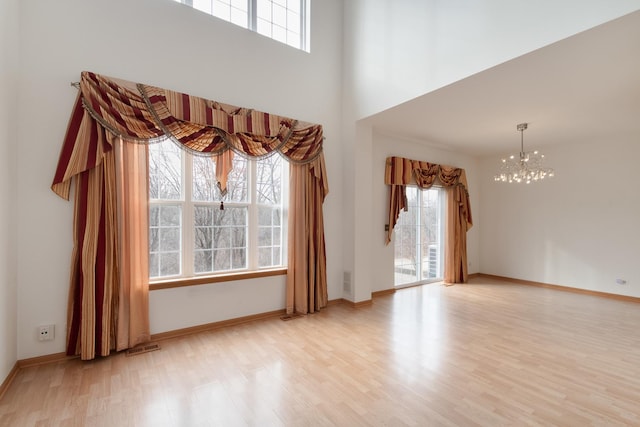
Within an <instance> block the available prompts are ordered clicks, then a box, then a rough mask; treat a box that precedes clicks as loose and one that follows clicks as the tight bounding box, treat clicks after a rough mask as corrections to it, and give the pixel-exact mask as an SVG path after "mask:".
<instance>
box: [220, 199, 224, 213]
mask: <svg viewBox="0 0 640 427" xmlns="http://www.w3.org/2000/svg"><path fill="white" fill-rule="evenodd" d="M220 210H221V211H223V210H224V202H223V201H222V200H220Z"/></svg>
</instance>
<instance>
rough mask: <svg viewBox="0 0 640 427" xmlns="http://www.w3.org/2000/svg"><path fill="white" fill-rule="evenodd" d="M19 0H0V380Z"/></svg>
mask: <svg viewBox="0 0 640 427" xmlns="http://www.w3.org/2000/svg"><path fill="white" fill-rule="evenodd" d="M18 16H19V0H7V1H2V2H0V93H1V94H2V96H0V384H1V383H2V382H3V381H4V379H5V378H6V376H7V375H8V374H9V372H10V371H11V368H13V366H14V365H15V363H16V360H17V340H16V330H17V318H18V310H17V306H18V297H17V286H18V280H17V269H16V256H15V249H16V243H17V240H16V233H15V218H16V216H15V204H16V194H15V184H16V180H15V164H16V151H17V150H16V147H17V144H16V139H15V138H16V135H17V132H16V131H15V127H14V123H15V122H16V113H15V112H16V107H17V104H18V92H17V85H16V82H17V79H18V66H19V61H20V55H19V51H18V35H19V34H18Z"/></svg>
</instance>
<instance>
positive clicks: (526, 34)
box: [345, 0, 640, 119]
mask: <svg viewBox="0 0 640 427" xmlns="http://www.w3.org/2000/svg"><path fill="white" fill-rule="evenodd" d="M639 5H640V3H639V2H638V1H637V0H616V1H611V0H563V1H557V0H538V1H528V0H478V1H468V0H446V1H438V0H426V1H425V0H404V1H398V0H349V1H346V2H345V22H347V26H346V27H345V29H346V30H347V31H348V32H349V34H350V37H352V38H353V39H352V40H351V41H350V43H351V44H352V52H350V53H349V55H348V56H347V57H346V58H348V57H350V58H352V60H353V66H352V67H351V66H350V67H348V68H347V70H346V72H347V78H349V79H350V80H351V81H352V83H353V90H354V91H355V97H356V112H355V116H356V118H357V119H360V118H363V117H367V116H369V115H372V114H374V113H378V112H380V111H383V110H386V109H388V108H390V107H393V106H395V105H397V104H400V103H402V102H404V101H408V100H409V99H413V98H415V97H418V96H420V95H423V94H425V93H428V92H431V91H433V90H435V89H438V88H440V87H443V86H445V85H447V84H449V83H453V82H455V81H458V80H460V79H462V78H464V77H468V76H470V75H472V74H475V73H477V72H480V71H482V70H485V69H487V68H490V67H492V66H495V65H498V64H500V63H502V62H505V61H507V60H510V59H513V58H515V57H517V56H520V55H522V54H524V53H527V52H530V51H532V50H535V49H537V48H540V47H543V46H546V45H548V44H550V43H553V42H556V41H558V40H561V39H563V38H566V37H569V36H571V35H573V34H576V33H578V32H580V31H584V30H586V29H589V28H592V27H594V26H596V25H598V24H601V23H604V22H606V21H609V20H611V19H614V18H617V17H619V16H622V15H624V14H626V13H630V12H632V11H634V10H636V9H637V8H638V7H639Z"/></svg>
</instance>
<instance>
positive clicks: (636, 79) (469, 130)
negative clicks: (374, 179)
mask: <svg viewBox="0 0 640 427" xmlns="http://www.w3.org/2000/svg"><path fill="white" fill-rule="evenodd" d="M366 120H367V121H369V122H370V123H371V124H372V125H373V127H374V129H377V130H379V131H381V132H393V133H394V134H400V135H403V136H404V137H406V138H410V139H412V140H417V141H425V142H427V143H429V144H433V145H437V146H443V147H447V148H448V149H452V150H456V151H463V152H466V153H469V154H472V155H476V156H483V155H493V154H500V153H507V152H512V151H517V150H518V149H519V144H520V135H519V133H518V132H517V130H516V125H517V124H518V123H523V122H527V123H529V129H528V130H527V131H526V132H525V138H524V140H525V148H540V147H544V146H549V145H552V144H566V143H580V142H599V143H606V142H607V141H608V140H611V139H612V138H618V137H624V138H625V140H629V139H632V140H634V139H635V140H637V141H638V143H639V144H640V11H637V12H634V13H631V14H629V15H626V16H623V17H621V18H618V19H615V20H613V21H610V22H607V23H605V24H603V25H600V26H597V27H594V28H592V29H590V30H587V31H584V32H582V33H579V34H576V35H574V36H572V37H569V38H566V39H564V40H560V41H558V42H556V43H553V44H551V45H548V46H546V47H544V48H541V49H538V50H535V51H533V52H530V53H527V54H525V55H523V56H520V57H518V58H515V59H513V60H511V61H508V62H505V63H503V64H500V65H497V66H495V67H493V68H490V69H488V70H485V71H482V72H480V73H478V74H475V75H472V76H470V77H468V78H466V79H463V80H461V81H458V82H456V83H453V84H451V85H448V86H446V87H443V88H441V89H438V90H436V91H433V92H431V93H428V94H426V95H423V96H421V97H419V98H416V99H413V100H411V101H408V102H406V103H404V104H401V105H398V106H396V107H394V108H391V109H389V110H386V111H383V112H381V113H379V114H376V115H374V116H371V117H370V118H368V119H366Z"/></svg>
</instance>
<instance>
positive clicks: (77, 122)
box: [52, 71, 323, 199]
mask: <svg viewBox="0 0 640 427" xmlns="http://www.w3.org/2000/svg"><path fill="white" fill-rule="evenodd" d="M98 125H99V126H102V127H103V128H105V129H106V130H107V131H108V132H110V133H111V134H113V135H115V136H118V137H121V138H122V139H124V140H129V141H136V142H142V143H148V142H155V141H158V140H161V139H164V138H171V139H172V140H173V141H174V142H176V143H177V144H179V146H180V147H182V148H184V149H185V150H188V151H190V152H192V153H193V154H196V155H205V156H211V157H214V158H217V157H218V156H221V155H222V154H223V153H225V152H227V151H229V150H232V151H233V152H235V153H238V154H240V155H243V156H246V157H252V158H259V157H264V156H268V155H271V154H273V153H275V152H279V153H280V154H281V155H282V156H284V157H285V158H286V159H287V160H289V161H291V162H294V163H303V164H304V163H310V162H312V161H314V160H316V159H318V158H319V157H321V153H322V140H323V137H322V126H321V125H317V124H310V123H303V122H300V121H298V120H295V119H291V118H288V117H283V116H278V115H275V114H269V113H265V112H261V111H256V110H252V109H247V108H240V107H235V106H232V105H227V104H222V103H219V102H216V101H211V100H208V99H204V98H199V97H197V96H192V95H187V94H184V93H180V92H175V91H171V90H168V89H161V88H158V87H154V86H150V85H145V84H136V83H132V82H128V81H124V80H119V79H113V78H109V77H104V76H101V75H98V74H95V73H91V72H87V71H84V72H82V74H81V79H80V94H79V97H78V100H77V101H76V106H75V108H74V113H73V114H72V117H71V121H70V123H69V127H68V129H67V135H66V137H65V141H64V146H63V152H62V153H61V158H60V160H61V162H60V163H59V164H58V170H57V171H56V175H55V178H54V182H53V186H52V189H53V190H54V191H55V192H56V193H57V194H58V195H60V196H61V197H64V198H67V199H68V196H69V185H70V179H71V177H72V176H75V175H77V174H78V173H80V172H83V171H85V170H89V169H91V168H93V167H95V166H96V165H98V164H99V163H100V162H101V161H102V157H103V154H104V152H106V151H109V150H111V147H110V144H109V143H108V141H106V140H102V139H101V138H99V137H98V134H99V132H96V126H98ZM227 157H228V156H227ZM226 172H227V173H228V171H226ZM221 181H222V182H226V179H222V180H221ZM223 190H224V189H223Z"/></svg>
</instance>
